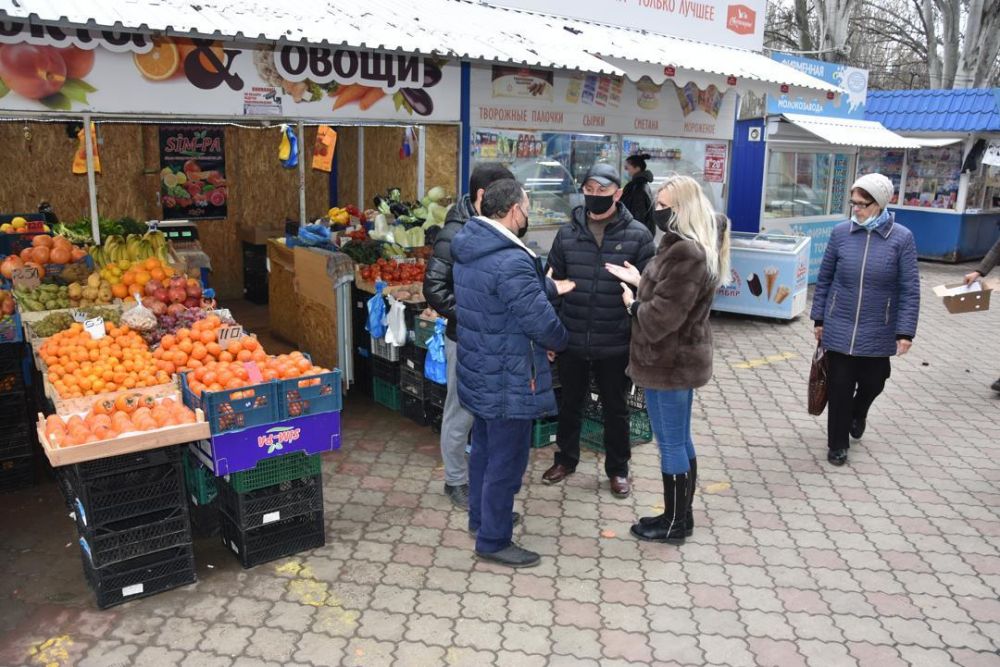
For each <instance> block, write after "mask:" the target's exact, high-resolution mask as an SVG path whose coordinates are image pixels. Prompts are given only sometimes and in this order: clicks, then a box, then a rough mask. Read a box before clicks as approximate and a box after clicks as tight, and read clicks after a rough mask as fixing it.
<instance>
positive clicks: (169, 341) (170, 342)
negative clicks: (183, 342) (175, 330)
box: [160, 334, 177, 350]
mask: <svg viewBox="0 0 1000 667" xmlns="http://www.w3.org/2000/svg"><path fill="white" fill-rule="evenodd" d="M176 340H177V339H176V338H174V336H173V334H167V335H166V336H164V337H163V338H161V339H160V347H161V348H163V349H164V350H169V349H170V348H172V347H173V346H174V343H175V342H176Z"/></svg>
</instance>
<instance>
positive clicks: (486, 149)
mask: <svg viewBox="0 0 1000 667" xmlns="http://www.w3.org/2000/svg"><path fill="white" fill-rule="evenodd" d="M477 162H501V163H503V164H505V165H506V166H507V167H508V168H509V169H510V170H511V171H512V172H513V173H514V177H515V178H517V180H518V181H520V182H521V183H523V184H524V187H525V189H526V190H527V191H528V195H529V197H530V198H531V217H532V222H533V223H535V222H537V223H540V224H561V223H564V222H568V221H569V217H570V212H571V211H572V210H573V206H574V205H576V204H577V203H580V199H581V198H580V197H578V196H577V195H578V193H579V191H580V187H581V185H582V183H581V181H582V179H583V178H584V176H585V175H586V173H587V170H588V169H590V167H591V166H592V165H593V164H594V163H596V162H607V163H608V164H612V165H614V166H615V168H619V167H620V164H621V153H620V151H619V148H618V138H617V136H615V135H593V134H569V133H556V132H526V131H521V130H486V129H483V130H473V132H472V166H473V167H475V165H476V163H477Z"/></svg>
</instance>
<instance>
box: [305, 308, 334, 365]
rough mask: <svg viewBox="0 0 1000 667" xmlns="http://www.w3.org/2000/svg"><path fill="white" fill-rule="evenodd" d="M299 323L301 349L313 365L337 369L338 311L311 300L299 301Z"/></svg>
mask: <svg viewBox="0 0 1000 667" xmlns="http://www.w3.org/2000/svg"><path fill="white" fill-rule="evenodd" d="M299 322H300V324H301V325H302V328H301V332H302V340H301V341H300V343H299V348H301V349H302V351H304V352H307V353H308V354H309V355H310V356H311V357H312V360H313V363H315V364H317V365H319V366H322V367H324V368H336V367H337V310H336V309H335V308H328V307H326V306H324V305H322V304H320V303H317V302H316V301H312V300H311V299H303V298H300V299H299Z"/></svg>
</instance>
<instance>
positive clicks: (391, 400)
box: [372, 378, 400, 412]
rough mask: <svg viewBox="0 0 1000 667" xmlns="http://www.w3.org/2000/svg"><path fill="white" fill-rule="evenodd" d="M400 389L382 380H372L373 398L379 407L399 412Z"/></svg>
mask: <svg viewBox="0 0 1000 667" xmlns="http://www.w3.org/2000/svg"><path fill="white" fill-rule="evenodd" d="M399 394H400V391H399V387H398V386H396V385H394V384H389V383H388V382H386V381H385V380H383V379H381V378H373V379H372V396H373V398H374V399H375V402H376V403H378V404H379V405H381V406H383V407H386V408H389V409H390V410H395V411H396V412H399Z"/></svg>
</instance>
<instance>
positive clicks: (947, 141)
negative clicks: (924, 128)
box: [907, 137, 965, 148]
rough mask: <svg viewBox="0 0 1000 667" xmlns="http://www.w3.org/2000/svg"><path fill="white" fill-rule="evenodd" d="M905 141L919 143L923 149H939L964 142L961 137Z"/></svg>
mask: <svg viewBox="0 0 1000 667" xmlns="http://www.w3.org/2000/svg"><path fill="white" fill-rule="evenodd" d="M907 139H913V140H914V141H916V142H919V143H920V145H921V146H923V147H924V148H940V147H941V146H951V145H952V144H957V143H959V142H962V141H965V139H963V138H962V137H942V138H935V137H907Z"/></svg>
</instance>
